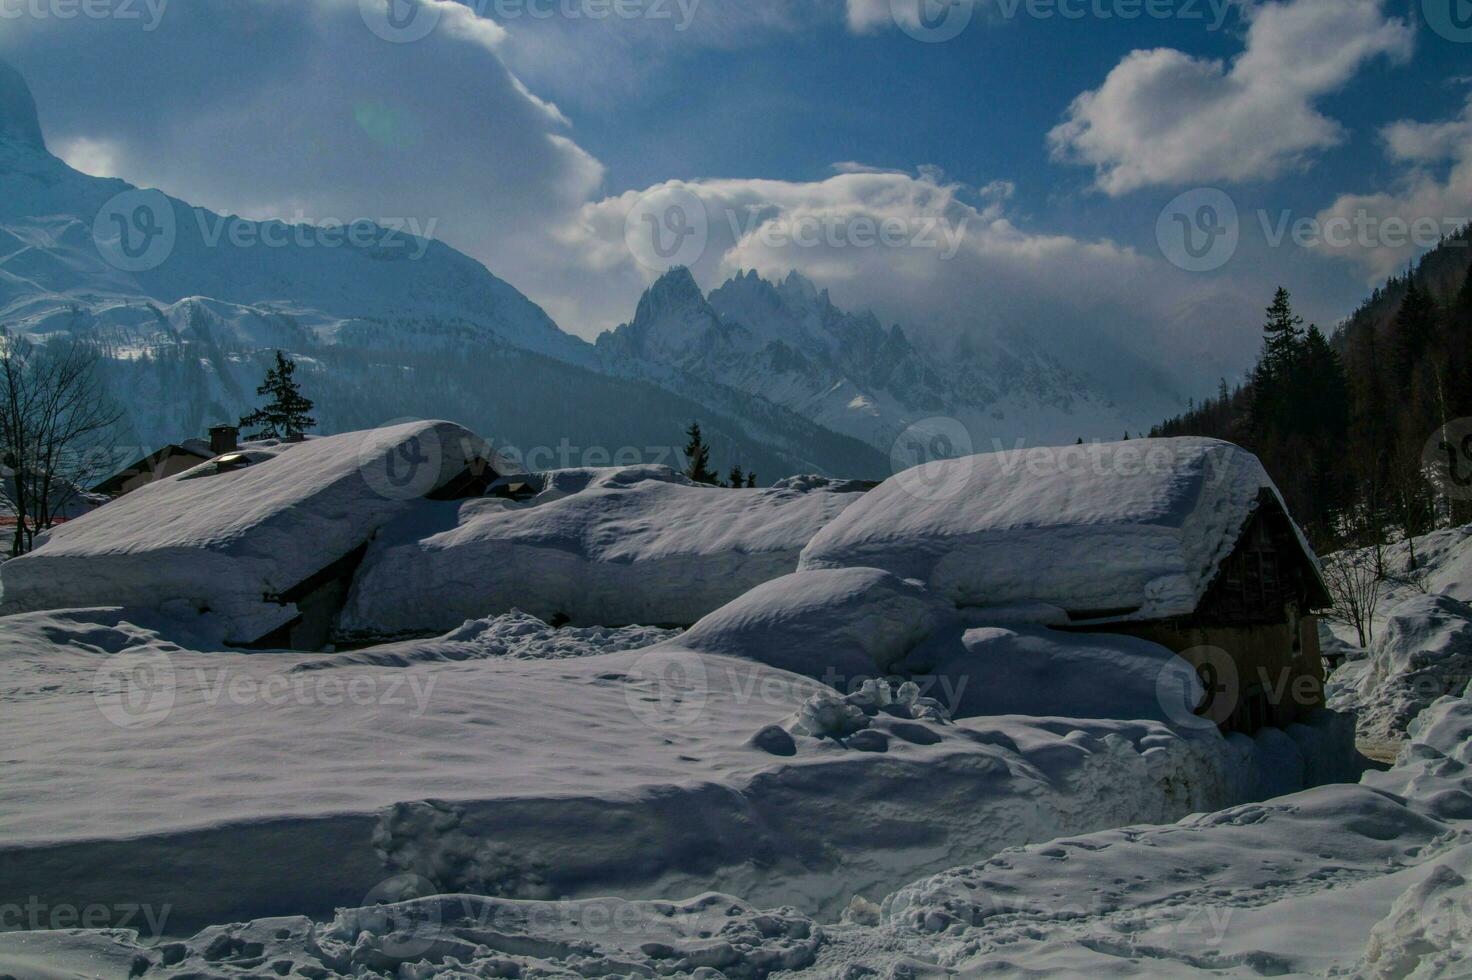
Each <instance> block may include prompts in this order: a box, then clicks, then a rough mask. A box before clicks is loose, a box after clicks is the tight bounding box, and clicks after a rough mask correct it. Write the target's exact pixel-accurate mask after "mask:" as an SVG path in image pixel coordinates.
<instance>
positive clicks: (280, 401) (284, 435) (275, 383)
mask: <svg viewBox="0 0 1472 980" xmlns="http://www.w3.org/2000/svg"><path fill="white" fill-rule="evenodd" d="M295 373H296V362H295V361H293V360H292V359H291V358H289V357H287V356H286V355H285V354H283V353H281V352H280V351H279V350H278V351H277V352H276V366H275V367H273V368H271V369H269V370H268V371H267V372H266V380H265V381H264V382H262V384H261V386H260V387H259V388H257V389H256V394H258V395H270V396H271V400H270V401H269V402H267V403H266V405H265V407H264V408H258V409H256V410H255V411H254V412H251V413H250V414H249V415H244V416H241V419H240V427H241V428H242V429H246V428H254V429H255V430H256V431H255V432H254V433H252V434H251V435H249V436H247V438H250V439H299V438H301V436H302V434H303V433H304V432H306V430H308V429H310V428H312V427H313V426H315V425H316V424H317V420H316V419H314V418H312V416H310V415H309V414H307V413H308V412H310V411H311V410H312V402H311V400H310V399H308V398H306V397H304V396H303V395H302V390H301V386H299V385H298V384H297V383H296V381H295V380H293V378H292V375H293V374H295Z"/></svg>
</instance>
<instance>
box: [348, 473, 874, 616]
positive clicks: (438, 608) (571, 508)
mask: <svg viewBox="0 0 1472 980" xmlns="http://www.w3.org/2000/svg"><path fill="white" fill-rule="evenodd" d="M539 479H541V480H543V481H545V488H544V489H543V490H542V492H541V493H539V494H537V495H536V496H535V497H533V498H532V499H530V500H528V501H524V502H521V501H512V500H505V499H500V498H485V499H479V500H473V501H468V502H463V503H458V504H456V503H450V504H443V505H438V506H435V505H426V506H424V507H421V508H419V509H417V510H416V511H415V512H414V513H413V514H411V515H408V516H407V517H406V518H404V519H403V520H401V521H399V522H398V523H396V524H394V525H393V526H391V527H388V528H385V529H384V532H383V533H382V535H381V536H380V538H379V539H378V540H377V541H375V542H374V544H373V546H372V547H371V548H370V549H369V552H368V555H367V557H366V559H365V560H364V562H363V565H362V568H361V571H360V572H359V575H358V578H357V581H356V583H355V584H354V587H353V590H352V594H351V595H350V597H349V599H348V603H347V607H346V608H345V610H344V612H343V615H342V620H341V627H340V629H341V632H342V633H343V634H344V635H346V636H352V637H381V636H399V635H414V634H419V635H424V634H433V633H438V632H442V631H444V630H448V629H451V628H453V627H455V626H458V625H459V624H460V623H461V622H463V621H464V620H467V619H472V618H475V617H477V616H484V615H488V614H494V613H500V612H505V611H507V610H510V609H512V608H516V609H521V610H523V611H525V612H528V613H531V614H532V615H535V616H539V617H541V618H542V619H546V620H549V621H550V620H555V621H559V622H562V621H568V622H571V623H573V624H576V625H587V626H592V625H604V626H610V625H618V624H625V623H660V624H679V625H689V624H690V623H693V622H695V621H696V620H697V619H699V618H700V617H701V616H703V615H705V614H706V613H708V612H710V611H712V610H714V609H716V608H718V607H719V606H721V605H723V604H724V603H726V602H729V601H730V600H732V599H735V598H736V597H737V596H739V595H741V594H742V593H743V592H745V591H746V590H748V589H750V588H752V587H754V586H756V585H760V584H761V583H763V582H766V581H768V580H770V579H773V578H777V577H779V576H781V575H785V574H787V573H788V572H791V571H793V570H794V569H795V568H796V567H797V557H798V554H799V552H801V550H802V547H803V545H805V544H806V543H807V542H808V540H809V539H810V538H811V537H812V536H813V535H814V534H816V533H817V532H818V530H819V529H820V528H822V527H823V525H825V524H827V523H828V522H829V521H831V520H832V519H833V518H834V517H836V516H837V515H838V514H839V513H840V512H841V511H843V509H844V508H846V507H848V506H849V505H850V504H852V503H853V502H854V501H855V500H857V499H859V496H860V495H859V493H857V492H856V491H857V489H858V486H857V485H855V484H850V483H840V482H837V481H831V480H826V479H822V478H818V477H806V478H800V477H794V478H791V479H788V480H783V481H781V482H779V483H777V484H776V485H774V486H772V487H769V488H767V489H764V490H728V489H725V488H721V487H708V486H700V485H697V484H694V483H691V482H690V481H689V480H688V479H686V478H685V477H683V476H681V475H680V474H678V473H676V472H675V471H674V470H671V469H669V468H668V467H664V466H636V467H623V468H610V469H576V470H558V471H553V472H550V473H546V474H542V475H540V476H539Z"/></svg>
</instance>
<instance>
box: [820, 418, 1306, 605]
mask: <svg viewBox="0 0 1472 980" xmlns="http://www.w3.org/2000/svg"><path fill="white" fill-rule="evenodd" d="M1264 491H1267V492H1271V493H1274V494H1276V493H1277V491H1276V489H1275V488H1274V487H1273V484H1272V481H1271V480H1269V479H1268V476H1267V474H1266V472H1264V470H1263V468H1262V465H1261V464H1260V463H1259V462H1258V461H1257V458H1256V457H1255V456H1253V455H1252V454H1251V453H1248V452H1246V451H1245V450H1243V449H1240V448H1238V447H1236V446H1233V445H1231V444H1230V443H1226V442H1219V441H1217V440H1214V439H1196V438H1189V439H1141V440H1134V441H1129V442H1120V443H1105V444H1092V445H1079V446H1068V447H1063V448H1036V449H1026V450H1023V449H1019V450H1016V451H1003V452H996V453H988V454H982V455H977V456H967V457H964V458H961V459H953V460H944V461H939V462H934V463H926V464H922V465H921V466H919V467H916V468H914V469H911V470H907V471H905V472H903V473H899V474H897V475H895V476H892V477H890V478H889V479H888V480H886V481H885V482H884V483H883V484H881V485H880V486H879V487H878V488H876V489H875V490H873V491H871V492H870V493H868V494H867V495H866V496H865V497H864V498H863V500H861V501H860V502H859V503H857V504H855V505H854V506H853V507H851V508H850V509H849V510H847V511H845V512H844V514H843V515H842V516H841V517H839V518H838V519H836V520H835V521H833V523H831V524H830V525H828V526H827V527H826V528H824V529H823V530H822V531H821V532H820V533H819V534H818V535H817V536H815V537H814V538H813V540H812V541H811V542H810V543H809V544H808V546H807V547H806V548H805V549H804V550H803V554H802V562H801V566H800V567H801V568H802V569H817V568H840V567H848V566H870V567H875V568H882V569H884V570H886V571H889V572H893V573H894V574H895V575H898V576H899V577H901V578H914V579H918V580H920V581H923V582H925V583H926V584H928V585H929V587H930V588H931V589H932V590H933V591H934V592H936V593H937V594H939V595H942V596H944V597H945V598H947V599H949V600H951V601H952V602H954V603H956V604H958V605H963V606H1014V607H1016V606H1018V605H1019V604H1025V603H1043V604H1048V605H1052V606H1056V607H1061V608H1063V609H1066V610H1070V611H1086V610H1087V611H1096V610H1117V609H1130V610H1136V612H1134V614H1133V616H1132V617H1130V618H1136V619H1155V618H1160V617H1165V616H1173V615H1180V614H1185V613H1189V612H1192V611H1193V610H1194V609H1195V608H1196V606H1197V604H1198V603H1199V600H1200V599H1201V597H1202V595H1203V593H1204V592H1205V590H1206V588H1207V586H1208V585H1209V584H1210V582H1211V579H1212V577H1213V575H1214V573H1215V571H1216V568H1217V566H1218V564H1219V563H1220V562H1221V561H1222V560H1223V559H1224V558H1225V557H1226V556H1227V554H1228V553H1229V552H1230V549H1231V548H1232V547H1233V546H1234V545H1235V543H1236V540H1237V537H1238V533H1239V532H1240V530H1241V528H1242V527H1243V526H1244V525H1245V524H1246V522H1247V520H1248V518H1249V517H1250V516H1251V515H1252V513H1253V511H1254V509H1255V508H1256V507H1257V505H1258V500H1259V495H1260V494H1261V493H1263V492H1264ZM1307 550H1308V549H1307V546H1306V545H1305V551H1307Z"/></svg>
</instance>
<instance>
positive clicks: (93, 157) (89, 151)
mask: <svg viewBox="0 0 1472 980" xmlns="http://www.w3.org/2000/svg"><path fill="white" fill-rule="evenodd" d="M51 152H52V153H55V154H56V155H57V156H59V157H61V158H62V159H63V160H65V161H66V162H67V164H68V165H69V166H70V167H72V168H73V169H74V170H80V171H81V172H82V173H84V174H91V175H92V176H93V177H116V176H117V175H118V163H117V156H118V149H117V147H116V146H115V145H114V144H112V143H111V142H109V141H107V140H94V139H88V138H87V137H85V136H74V137H71V138H70V139H64V140H53V141H52V142H51Z"/></svg>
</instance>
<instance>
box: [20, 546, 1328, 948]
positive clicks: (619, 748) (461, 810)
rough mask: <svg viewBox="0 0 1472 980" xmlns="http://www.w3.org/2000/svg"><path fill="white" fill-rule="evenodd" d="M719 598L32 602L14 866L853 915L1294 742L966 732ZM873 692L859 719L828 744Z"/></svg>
mask: <svg viewBox="0 0 1472 980" xmlns="http://www.w3.org/2000/svg"><path fill="white" fill-rule="evenodd" d="M875 574H876V575H877V574H879V573H875ZM794 577H800V576H794ZM818 577H819V578H824V579H826V578H833V579H835V580H838V581H836V582H835V584H834V587H832V588H829V589H826V590H825V589H821V588H820V589H817V590H816V592H818V593H822V592H824V591H826V592H827V594H828V600H827V601H826V602H824V601H822V599H821V598H818V597H815V596H814V595H813V594H812V593H811V592H810V594H809V600H808V607H807V615H808V616H810V617H811V618H813V619H815V620H816V621H818V622H820V623H823V622H826V623H828V624H829V625H831V626H833V627H834V631H835V632H837V633H842V632H843V630H844V624H845V623H849V624H850V625H849V626H848V632H849V633H850V635H853V634H855V633H856V632H857V631H856V630H855V629H854V628H853V626H854V624H857V623H862V622H863V621H864V620H863V619H862V617H863V616H864V614H865V611H866V609H865V607H864V606H863V605H855V604H853V603H852V602H851V601H850V600H851V596H852V592H853V589H852V586H851V583H847V582H845V581H842V580H844V579H847V578H851V577H852V576H851V575H850V574H849V573H833V574H820V575H819V576H818ZM712 619H713V620H714V622H713V623H712V624H704V625H702V624H697V626H696V627H695V628H694V629H693V630H691V632H690V636H691V641H692V642H691V643H690V644H689V645H688V646H687V645H682V642H681V640H682V637H679V636H674V637H671V636H670V634H669V633H668V632H665V631H656V630H649V629H647V628H630V629H624V630H607V629H582V630H571V631H554V630H551V629H550V628H547V627H545V626H544V625H540V624H538V623H536V622H535V621H534V620H531V619H530V618H529V617H527V616H525V615H524V614H516V615H512V616H507V617H501V618H499V619H491V620H482V621H478V622H473V623H469V624H466V625H465V626H463V627H461V628H460V629H459V630H456V631H455V632H453V633H451V634H449V635H447V636H445V637H441V638H439V639H435V640H416V641H409V642H402V643H397V644H391V645H388V646H383V647H375V648H371V649H367V650H359V651H352V652H344V653H326V654H320V653H319V654H310V653H285V652H283V653H242V652H238V651H231V650H228V649H224V648H221V647H220V646H219V645H218V644H211V643H210V642H209V641H208V639H207V638H205V637H201V636H199V635H190V634H189V633H188V632H187V631H186V630H184V629H182V628H181V627H180V626H179V625H178V624H176V623H174V622H171V621H169V620H167V619H163V618H160V617H157V616H154V615H152V614H144V613H140V612H139V611H127V610H119V609H115V608H114V609H96V610H80V611H65V612H47V613H25V614H19V615H14V616H10V617H7V618H6V619H5V620H4V623H5V627H6V629H5V630H4V633H3V636H0V678H3V680H0V698H3V700H4V703H5V710H4V712H3V713H0V744H4V745H5V746H7V755H8V758H7V765H6V766H5V767H4V769H3V770H0V788H3V792H0V880H3V881H5V882H6V883H7V888H8V889H9V890H12V891H13V893H18V894H25V895H37V896H40V897H41V899H42V901H43V902H46V903H59V902H65V901H70V902H85V903H94V902H107V901H110V900H116V899H117V897H118V896H129V900H130V901H134V902H140V903H143V904H147V905H149V906H151V907H161V906H163V905H165V904H168V905H170V906H171V907H172V908H173V918H172V920H171V921H172V922H173V923H174V925H173V926H172V928H173V929H175V930H179V929H186V928H194V927H197V926H200V925H204V924H206V923H211V922H219V921H225V920H234V919H242V918H250V917H256V916H263V915H275V914H285V913H291V912H307V913H311V914H316V915H326V914H329V913H330V912H331V910H332V909H333V908H334V907H336V906H342V905H355V904H361V901H362V896H364V895H366V894H368V893H369V891H370V890H371V889H372V888H373V887H374V886H375V885H376V883H378V882H379V881H380V880H382V879H383V878H385V877H388V876H390V875H393V874H397V873H413V874H417V875H420V876H422V877H424V878H426V879H428V880H430V881H433V882H435V884H436V887H438V888H439V889H441V890H450V891H457V890H470V891H474V892H478V893H482V894H493V895H499V896H503V897H515V898H528V899H533V898H535V899H546V898H553V897H561V896H573V897H585V896H596V895H608V894H613V895H619V896H621V897H625V898H653V897H657V896H663V895H671V894H693V893H696V892H699V891H702V890H705V889H707V888H710V887H712V886H714V885H718V886H719V887H720V888H722V889H723V890H727V891H731V892H733V893H736V894H741V895H743V896H745V897H746V898H747V899H748V900H749V901H753V902H758V903H766V904H771V903H778V902H786V903H792V904H794V905H797V906H799V907H801V908H803V909H804V911H805V912H807V913H808V914H813V915H823V916H832V915H836V914H837V912H838V911H839V910H840V909H842V908H843V907H844V906H845V905H846V904H848V902H849V901H850V900H851V899H852V897H853V896H854V895H856V894H860V895H864V896H865V897H866V898H867V899H869V900H871V901H876V900H878V899H880V898H882V897H883V896H884V895H885V894H887V893H888V892H889V891H891V890H893V889H894V888H896V887H898V886H900V885H901V884H903V883H904V882H905V881H908V880H910V879H911V878H913V877H914V876H915V875H916V874H917V873H923V872H925V871H927V870H929V871H939V870H941V869H943V868H945V867H949V866H952V865H954V864H957V863H960V862H965V861H970V860H976V859H979V858H981V857H984V856H986V855H989V854H991V853H993V852H995V851H996V850H998V849H1000V848H1003V847H1006V846H1009V845H1014V844H1020V843H1024V842H1027V841H1032V840H1038V839H1042V838H1046V837H1051V836H1055V835H1057V834H1062V833H1077V832H1085V831H1089V830H1094V829H1100V828H1104V827H1111V826H1118V825H1121V824H1126V823H1133V822H1138V821H1155V820H1167V819H1174V818H1176V817H1179V816H1182V815H1184V814H1186V813H1190V812H1194V811H1198V810H1203V809H1210V808H1213V807H1216V806H1221V805H1224V804H1226V803H1228V802H1235V801H1238V800H1242V799H1248V798H1252V797H1254V796H1256V795H1259V794H1260V787H1259V786H1258V785H1257V784H1256V781H1255V780H1256V774H1257V773H1258V772H1259V771H1260V770H1263V769H1266V768H1268V766H1269V764H1270V763H1271V764H1272V765H1274V766H1277V765H1278V764H1280V763H1281V761H1282V760H1281V758H1279V755H1278V754H1279V753H1281V752H1282V751H1283V748H1284V746H1282V745H1273V744H1270V743H1269V742H1267V741H1265V740H1261V739H1260V740H1259V744H1254V743H1253V741H1252V740H1249V739H1245V738H1244V739H1238V740H1232V741H1229V740H1225V739H1223V738H1222V737H1221V736H1220V735H1218V734H1217V733H1216V731H1215V729H1209V730H1206V731H1201V730H1193V729H1189V728H1187V729H1182V730H1175V729H1172V728H1171V727H1170V726H1168V725H1166V724H1163V723H1161V722H1158V721H1149V720H1133V719H1128V718H1127V719H1124V720H1116V719H1109V718H1078V719H1066V718H1057V717H1048V718H1031V717H1026V716H1023V715H1015V714H1002V715H997V716H985V717H969V718H961V719H958V720H956V721H954V722H953V721H948V720H946V717H945V716H946V713H947V712H946V711H945V710H944V707H945V706H946V702H948V701H964V697H962V696H961V695H962V694H963V692H960V691H957V690H956V689H955V688H954V687H951V686H950V684H951V683H952V682H953V681H956V682H959V683H961V684H964V682H965V680H966V678H965V677H964V676H957V675H952V676H942V677H940V678H938V679H935V678H925V677H916V678H912V682H911V689H912V690H911V693H910V694H909V696H908V698H907V696H906V694H905V692H904V689H903V688H898V689H896V687H894V686H891V685H889V684H888V682H883V681H881V682H879V683H880V684H882V685H884V686H883V691H884V696H883V697H875V696H873V692H874V691H875V690H876V685H875V684H874V683H873V682H872V681H871V683H870V685H869V686H868V687H867V688H866V687H864V686H863V685H862V678H859V677H847V678H843V679H842V680H841V681H840V680H838V679H837V678H834V683H836V684H840V685H841V686H838V687H836V688H835V687H833V686H830V685H829V684H826V683H824V682H822V681H820V680H815V679H814V677H817V676H820V675H823V674H825V673H830V671H829V670H828V669H827V668H826V666H825V665H826V664H827V663H828V653H827V651H826V649H825V648H824V647H823V646H821V645H818V644H810V645H809V646H808V647H807V658H808V662H807V665H806V669H805V671H804V672H803V673H798V672H794V671H792V670H789V669H783V668H780V667H774V666H769V665H768V664H766V663H764V662H762V658H763V657H768V653H767V646H766V645H765V644H764V643H763V642H762V637H763V635H764V633H763V631H764V630H765V629H766V626H767V625H768V624H769V623H770V617H769V618H767V619H766V620H764V621H758V622H755V623H754V622H753V621H752V620H751V619H749V618H747V617H742V616H725V617H724V618H723V614H722V613H721V612H718V613H716V614H714V616H713V617H712ZM721 634H724V635H721ZM766 635H769V634H766ZM654 641H662V642H658V643H656V644H655V645H653V646H646V644H649V643H651V642H654ZM1096 642H1098V643H1100V644H1107V642H1108V641H1107V638H1098V640H1097V641H1096ZM691 647H694V648H697V649H691ZM716 647H719V648H723V649H726V650H728V651H730V652H728V653H711V652H703V651H702V650H701V649H700V648H716ZM769 659H789V658H788V657H786V656H784V655H776V656H771V657H769ZM792 666H798V664H796V663H793V664H792ZM1084 669H1087V668H1084ZM869 673H870V674H873V673H877V671H870V672H869ZM1112 673H1113V667H1112V665H1111V664H1110V663H1109V662H1108V661H1107V660H1106V661H1101V666H1100V667H1099V668H1098V669H1097V670H1095V672H1094V677H1095V682H1096V683H1099V684H1102V683H1105V682H1106V680H1107V678H1108V677H1109V676H1110V675H1112ZM974 680H975V681H976V682H977V683H986V681H987V679H986V678H985V677H978V678H975V679H974ZM916 688H918V690H916ZM866 692H868V693H866ZM844 695H848V696H849V698H848V701H847V702H846V703H847V704H848V705H849V708H848V709H847V710H849V711H850V713H852V714H854V715H856V717H857V720H856V723H855V724H853V725H849V726H846V727H844V728H842V729H835V730H834V732H832V733H830V734H829V737H820V736H821V735H822V731H821V729H820V730H819V732H818V733H817V734H804V732H810V731H814V726H812V725H811V724H809V725H808V726H807V727H804V726H803V725H802V722H803V720H804V719H808V720H809V721H810V720H811V718H812V717H813V716H814V712H815V711H816V712H818V713H819V714H821V713H822V712H823V711H825V710H829V708H825V707H824V705H829V706H830V707H831V705H832V704H833V703H834V702H837V701H839V700H840V699H841V698H842V696H844ZM916 695H920V696H921V700H922V701H924V699H926V698H930V699H934V700H936V701H939V702H941V710H939V711H931V710H928V709H927V710H920V709H921V708H922V707H923V704H921V703H919V702H916ZM866 698H867V699H868V700H866ZM814 699H817V703H816V706H814V705H813V704H810V702H814ZM1152 700H1153V698H1152ZM885 701H893V702H897V703H890V704H885V703H884V702H885ZM925 703H928V702H925ZM855 704H859V705H863V706H864V707H865V708H867V710H862V709H861V708H857V707H854V705H855ZM1141 707H1142V708H1143V707H1144V706H1141ZM1137 714H1139V715H1141V716H1145V715H1147V714H1148V712H1147V711H1144V710H1142V711H1140V712H1137ZM1299 727H1300V728H1301V729H1302V730H1301V731H1300V732H1297V733H1294V734H1293V735H1292V736H1282V735H1281V733H1279V735H1280V736H1281V737H1282V741H1283V742H1284V743H1286V746H1287V749H1288V752H1289V754H1290V755H1292V757H1293V758H1294V759H1295V760H1296V762H1295V763H1293V765H1292V766H1290V769H1292V771H1293V772H1294V773H1295V776H1296V778H1298V779H1300V780H1302V779H1304V778H1310V777H1311V775H1312V774H1308V773H1306V761H1311V760H1312V759H1313V757H1314V755H1315V753H1316V752H1319V751H1320V750H1319V749H1318V748H1316V746H1318V745H1320V744H1321V743H1322V742H1323V741H1324V740H1325V739H1327V738H1330V737H1331V735H1332V733H1329V732H1327V731H1326V732H1322V733H1320V732H1316V731H1315V730H1314V729H1309V728H1304V727H1302V726H1299ZM36 732H45V733H46V737H45V738H44V739H37V738H35V737H34V733H36ZM833 736H838V737H833ZM1295 739H1297V743H1301V744H1302V746H1303V748H1302V749H1298V748H1295V747H1294V746H1295V744H1297V743H1295V741H1294V740H1295ZM81 800H89V801H105V805H86V806H79V805H78V802H79V801H81ZM222 880H228V881H229V882H230V886H229V887H228V888H221V886H220V882H221V881H222Z"/></svg>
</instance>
